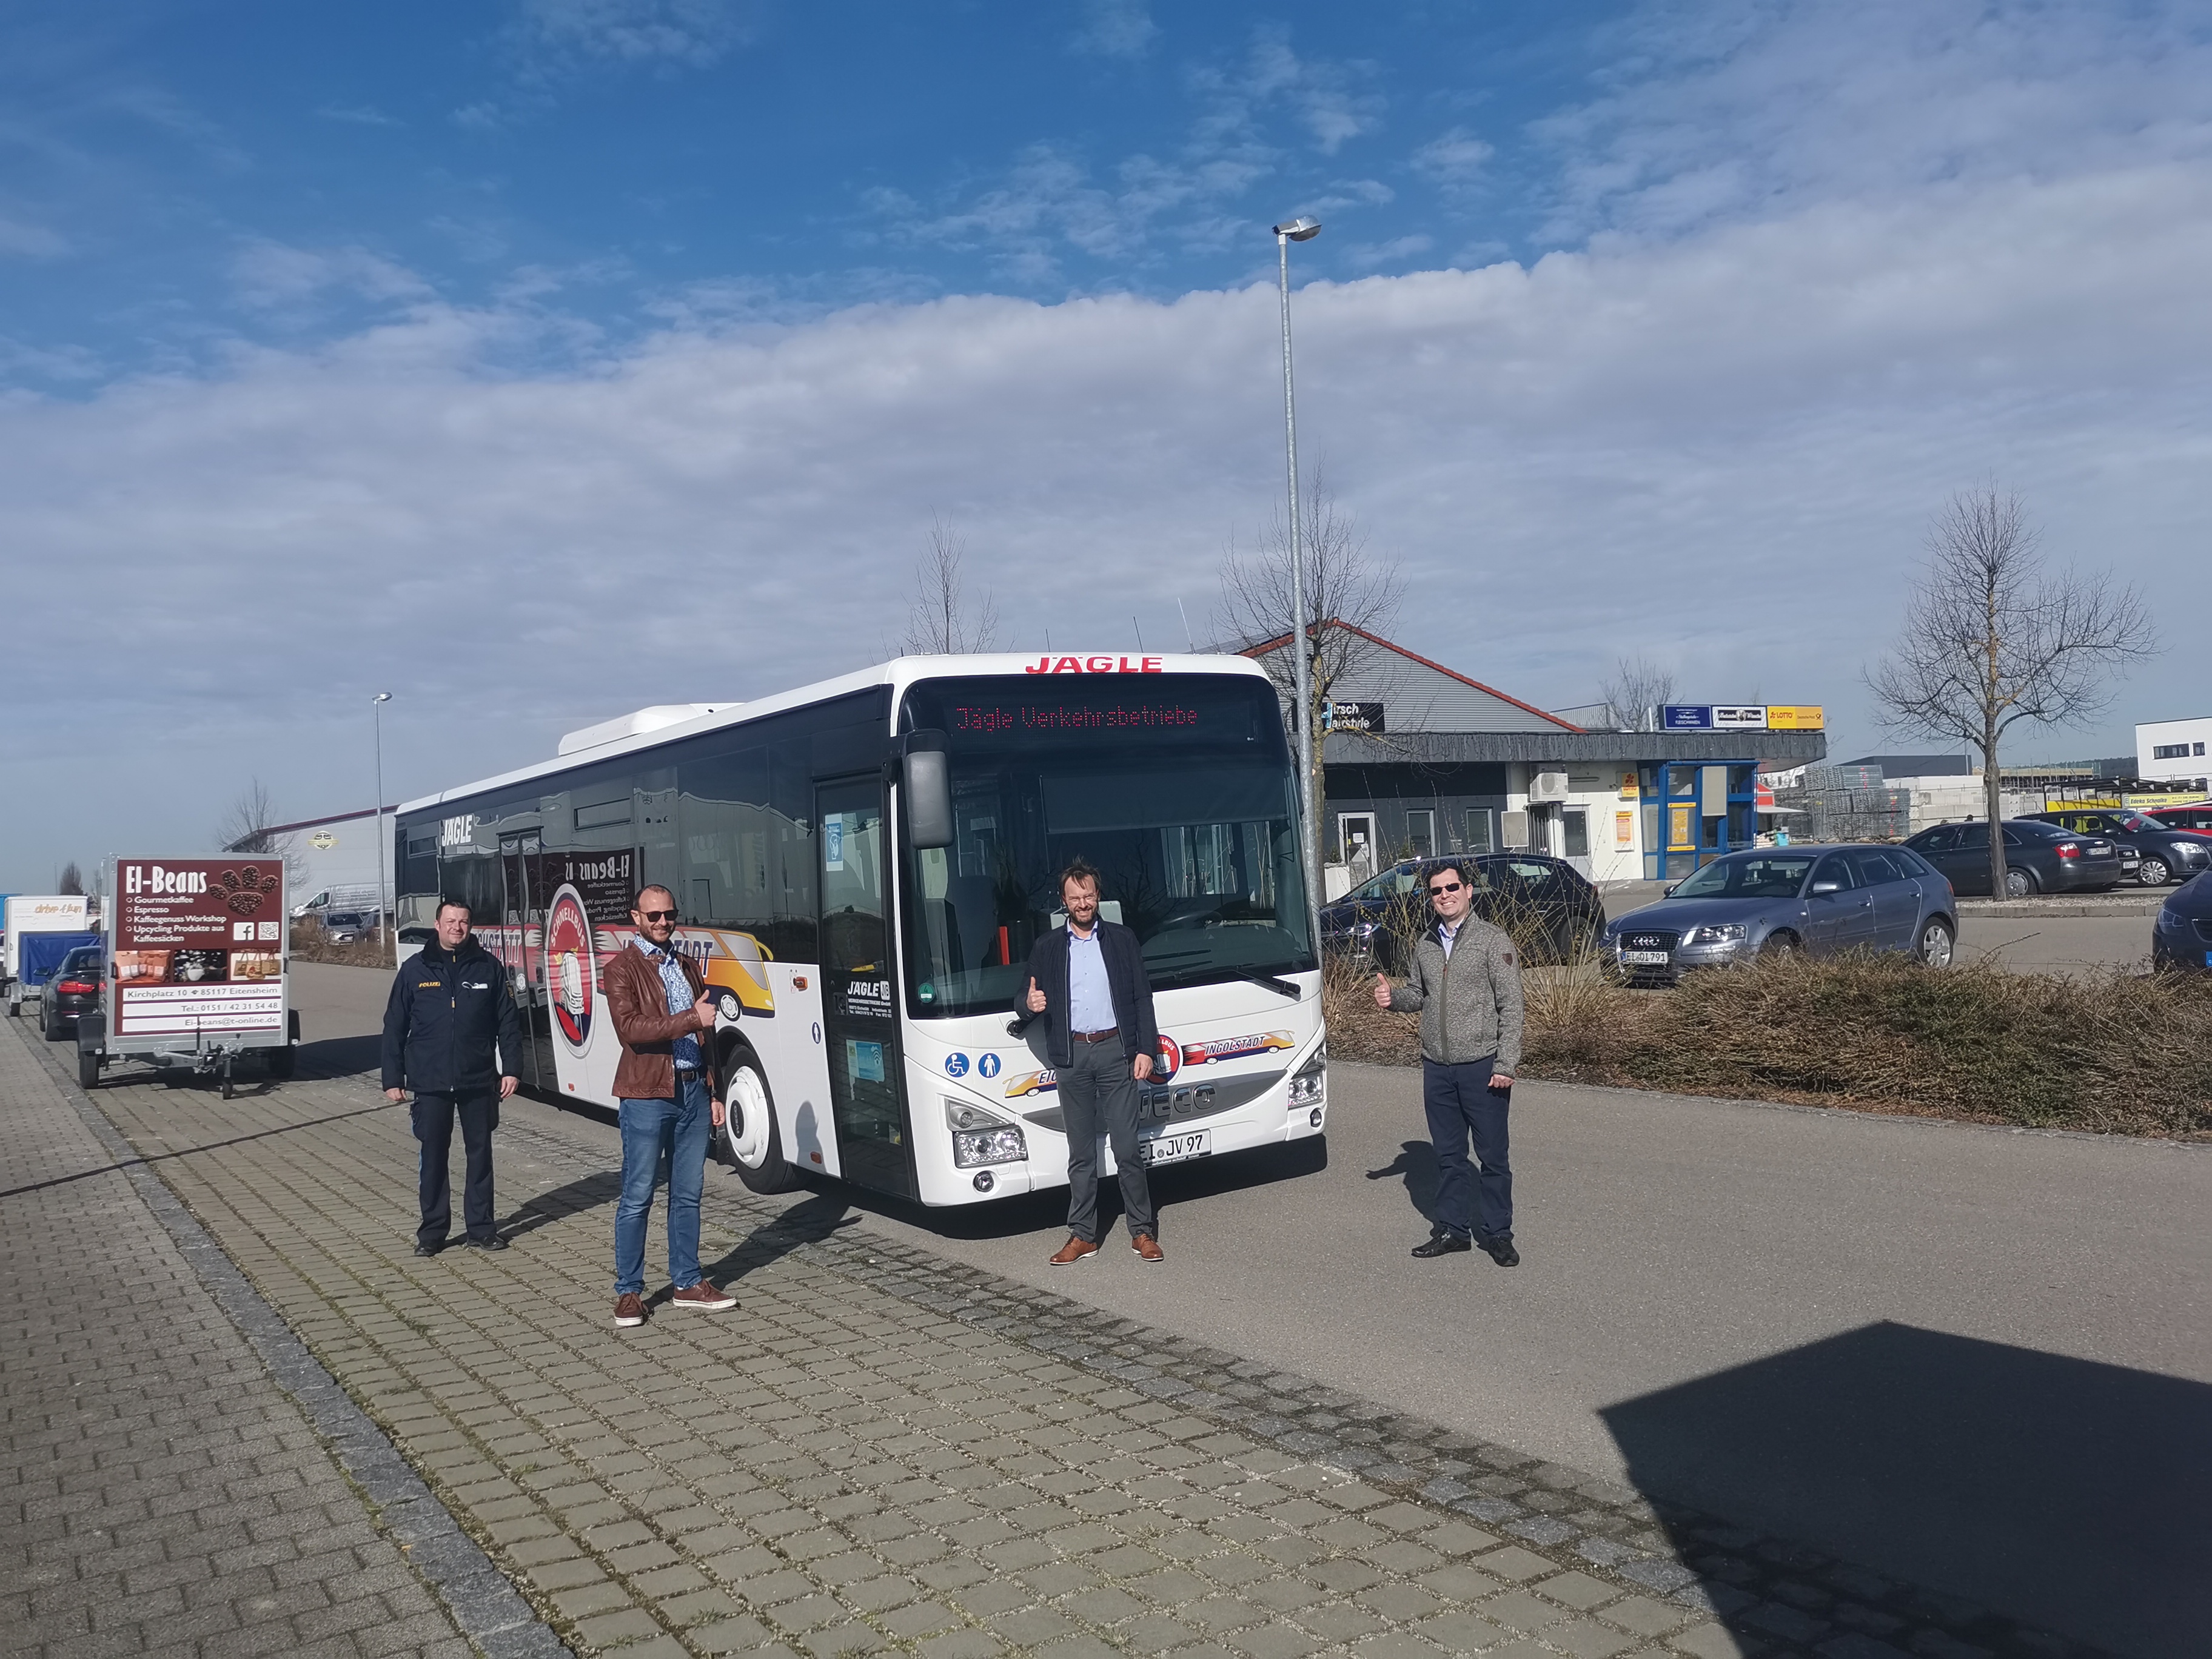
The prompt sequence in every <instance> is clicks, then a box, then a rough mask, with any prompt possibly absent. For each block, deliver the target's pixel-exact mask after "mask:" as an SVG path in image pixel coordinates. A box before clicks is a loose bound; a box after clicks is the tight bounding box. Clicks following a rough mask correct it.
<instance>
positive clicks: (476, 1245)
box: [461, 1233, 507, 1250]
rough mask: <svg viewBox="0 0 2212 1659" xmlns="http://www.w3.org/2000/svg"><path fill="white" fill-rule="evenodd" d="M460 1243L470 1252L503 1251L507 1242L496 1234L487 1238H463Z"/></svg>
mask: <svg viewBox="0 0 2212 1659" xmlns="http://www.w3.org/2000/svg"><path fill="white" fill-rule="evenodd" d="M461 1243H464V1244H465V1245H467V1246H468V1247H469V1248H470V1249H472V1250H503V1249H506V1248H507V1241H506V1240H505V1239H503V1238H501V1237H500V1236H499V1235H498V1234H497V1233H494V1234H493V1235H492V1236H491V1237H489V1238H465V1239H463V1240H462V1241H461Z"/></svg>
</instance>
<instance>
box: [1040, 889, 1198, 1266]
mask: <svg viewBox="0 0 2212 1659" xmlns="http://www.w3.org/2000/svg"><path fill="white" fill-rule="evenodd" d="M1060 903H1061V904H1062V905H1063V906H1064V907H1065V908H1066V911H1067V924H1066V926H1065V927H1055V928H1054V929H1053V930H1052V931H1051V932H1050V933H1047V934H1045V935H1044V937H1042V939H1038V940H1037V942H1036V945H1034V946H1033V947H1032V948H1031V949H1030V988H1029V994H1028V995H1027V996H1026V997H1025V998H1024V1000H1023V1005H1022V1006H1024V1008H1026V1009H1027V1010H1028V1011H1029V1013H1030V1016H1031V1017H1035V1016H1036V1015H1038V1014H1042V1015H1043V1016H1045V1053H1046V1055H1047V1057H1048V1059H1049V1060H1051V1062H1052V1068H1053V1075H1054V1082H1055V1085H1056V1087H1057V1091H1058V1093H1059V1095H1060V1113H1061V1115H1062V1117H1063V1118H1064V1120H1065V1121H1066V1125H1067V1231H1068V1234H1069V1237H1068V1241H1067V1243H1066V1244H1064V1245H1062V1246H1061V1247H1060V1253H1059V1254H1058V1255H1055V1256H1054V1257H1053V1258H1052V1265H1053V1266H1054V1267H1068V1266H1070V1265H1072V1264H1073V1263H1075V1262H1078V1261H1082V1260H1083V1258H1084V1257H1085V1256H1087V1255H1097V1253H1098V1137H1099V1134H1100V1133H1101V1131H1102V1129H1103V1132H1104V1133H1106V1134H1107V1135H1109V1136H1110V1137H1111V1138H1112V1139H1113V1142H1114V1163H1115V1167H1116V1168H1117V1169H1118V1170H1120V1172H1121V1209H1122V1213H1123V1215H1124V1216H1125V1218H1127V1221H1128V1224H1129V1248H1130V1249H1133V1250H1134V1251H1136V1253H1137V1255H1139V1257H1140V1258H1142V1259H1143V1260H1144V1261H1164V1260H1165V1259H1166V1258H1165V1257H1164V1255H1162V1254H1161V1251H1160V1245H1159V1237H1158V1234H1159V1225H1158V1221H1157V1220H1156V1219H1155V1218H1154V1217H1153V1214H1152V1188H1151V1187H1150V1186H1149V1185H1148V1184H1147V1183H1146V1180H1145V1166H1144V1164H1142V1163H1141V1162H1139V1158H1138V1156H1137V1085H1139V1083H1141V1082H1143V1081H1144V1080H1145V1079H1146V1078H1148V1077H1150V1076H1152V1055H1153V1054H1154V1052H1155V1051H1156V1050H1157V1049H1158V1047H1159V1042H1160V1029H1159V1025H1158V1023H1157V1022H1156V1021H1155V1019H1154V1018H1153V1015H1152V981H1150V980H1149V979H1147V978H1146V975H1145V953H1144V948H1143V946H1142V945H1139V943H1138V942H1137V936H1136V934H1135V933H1132V932H1131V931H1130V930H1129V929H1128V928H1127V927H1122V926H1121V923H1119V922H1117V921H1106V920H1104V919H1103V917H1101V916H1100V915H1099V914H1098V872H1097V871H1096V870H1094V869H1092V868H1091V866H1090V865H1088V864H1086V863H1085V862H1084V861H1083V860H1081V859H1078V860H1075V861H1074V862H1073V864H1071V865H1069V866H1067V868H1066V869H1065V870H1063V871H1061V872H1060Z"/></svg>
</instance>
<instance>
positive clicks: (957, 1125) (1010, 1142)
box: [939, 1095, 1030, 1170]
mask: <svg viewBox="0 0 2212 1659" xmlns="http://www.w3.org/2000/svg"><path fill="white" fill-rule="evenodd" d="M939 1098H940V1099H942V1100H943V1101H944V1103H945V1127H946V1128H948V1129H950V1130H951V1132H952V1164H953V1167H954V1168H955V1169H960V1170H974V1169H980V1168H981V1167H982V1166H983V1165H984V1164H1019V1163H1020V1162H1021V1161H1022V1160H1023V1159H1024V1158H1027V1157H1028V1156H1029V1155H1030V1148H1029V1142H1028V1140H1027V1139H1025V1138H1024V1136H1023V1134H1022V1130H1021V1126H1020V1125H1019V1124H1018V1123H1009V1122H1007V1121H1006V1119H1004V1118H1003V1117H1000V1115H998V1114H997V1113H996V1112H994V1111H992V1110H990V1109H987V1108H986V1107H982V1106H978V1105H976V1104H975V1102H973V1101H969V1100H955V1099H953V1098H952V1097H951V1096H950V1095H945V1096H940V1097H939Z"/></svg>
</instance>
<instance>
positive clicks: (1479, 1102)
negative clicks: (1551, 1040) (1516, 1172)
mask: <svg viewBox="0 0 2212 1659" xmlns="http://www.w3.org/2000/svg"><path fill="white" fill-rule="evenodd" d="M1497 1064H1498V1061H1497V1059H1496V1057H1495V1056H1492V1058H1491V1059H1489V1060H1468V1061H1466V1062H1465V1063H1463V1064H1461V1065H1457V1066H1440V1065H1438V1064H1437V1062H1436V1061H1435V1060H1423V1061H1422V1062H1421V1105H1422V1107H1423V1109H1425V1111H1426V1113H1427V1115H1428V1120H1429V1140H1430V1143H1431V1145H1433V1146H1435V1147H1436V1149H1437V1221H1436V1229H1437V1231H1438V1232H1440V1233H1449V1234H1450V1235H1451V1236H1452V1237H1454V1238H1465V1237H1468V1234H1470V1233H1474V1235H1475V1236H1476V1237H1481V1238H1502V1239H1510V1238H1511V1237H1513V1166H1512V1164H1510V1163H1509V1162H1508V1161H1507V1155H1508V1154H1507V1139H1508V1137H1507V1133H1506V1127H1505V1115H1506V1111H1507V1109H1508V1107H1509V1106H1510V1103H1511V1100H1512V1091H1511V1090H1510V1089H1493V1088H1492V1087H1491V1086H1490V1074H1491V1071H1492V1068H1493V1067H1494V1066H1496V1065H1497ZM1469 1139H1473V1140H1474V1164H1480V1166H1481V1168H1480V1172H1479V1173H1478V1172H1477V1170H1476V1169H1475V1167H1474V1164H1470V1163H1469V1162H1468V1156H1467V1146H1468V1140H1469ZM1478 1206H1479V1207H1480V1212H1481V1216H1482V1225H1481V1226H1480V1228H1478V1227H1476V1225H1474V1221H1475V1213H1476V1210H1477V1208H1478Z"/></svg>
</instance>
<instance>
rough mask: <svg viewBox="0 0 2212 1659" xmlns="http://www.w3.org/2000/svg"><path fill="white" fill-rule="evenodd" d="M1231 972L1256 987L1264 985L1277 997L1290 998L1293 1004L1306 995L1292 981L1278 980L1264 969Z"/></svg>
mask: <svg viewBox="0 0 2212 1659" xmlns="http://www.w3.org/2000/svg"><path fill="white" fill-rule="evenodd" d="M1229 971H1230V972H1231V973H1232V974H1234V975H1237V978H1239V979H1249V980H1250V981H1252V983H1253V984H1255V985H1264V986H1266V987H1267V988H1268V989H1269V990H1270V991H1273V993H1274V994H1276V995H1277V996H1279V997H1288V998H1289V999H1290V1000H1291V1001H1293V1002H1296V1001H1297V1000H1298V999H1299V998H1300V997H1302V996H1304V994H1305V993H1304V992H1303V991H1301V990H1299V989H1298V987H1297V986H1295V985H1293V984H1291V981H1288V980H1286V979H1278V978H1276V977H1275V975H1273V974H1271V973H1268V972H1267V970H1266V969H1261V968H1231V969H1229Z"/></svg>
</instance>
